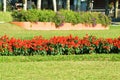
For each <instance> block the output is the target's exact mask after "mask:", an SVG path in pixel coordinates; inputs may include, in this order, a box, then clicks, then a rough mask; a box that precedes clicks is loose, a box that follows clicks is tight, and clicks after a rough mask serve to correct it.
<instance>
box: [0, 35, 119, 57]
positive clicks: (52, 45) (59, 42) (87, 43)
mask: <svg viewBox="0 0 120 80" xmlns="http://www.w3.org/2000/svg"><path fill="white" fill-rule="evenodd" d="M93 53H95V54H100V53H120V37H118V38H114V39H112V38H106V39H105V38H96V37H95V36H89V35H86V36H85V37H83V38H79V37H77V36H76V37H73V36H72V35H70V36H54V37H52V38H50V39H44V38H43V37H41V36H35V37H34V38H32V39H31V40H22V39H16V38H14V37H11V38H9V37H8V36H6V35H5V36H2V37H0V55H1V56H10V55H14V56H17V55H79V54H93Z"/></svg>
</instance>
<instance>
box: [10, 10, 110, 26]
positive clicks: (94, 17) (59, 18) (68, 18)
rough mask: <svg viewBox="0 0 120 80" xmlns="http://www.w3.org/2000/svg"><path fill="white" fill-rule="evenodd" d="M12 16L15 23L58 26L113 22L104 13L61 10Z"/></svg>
mask: <svg viewBox="0 0 120 80" xmlns="http://www.w3.org/2000/svg"><path fill="white" fill-rule="evenodd" d="M12 16H13V18H14V20H15V21H31V22H36V21H40V22H54V23H55V24H56V25H58V26H59V25H61V24H62V23H64V22H67V23H72V24H73V25H74V24H78V23H84V24H93V25H96V24H97V23H101V24H102V25H105V26H106V25H109V24H110V22H111V20H110V19H109V18H108V17H107V16H106V15H105V14H102V13H98V12H74V11H71V10H69V11H68V10H60V11H58V12H57V13H55V12H54V11H52V10H35V9H32V10H28V11H14V12H13V13H12Z"/></svg>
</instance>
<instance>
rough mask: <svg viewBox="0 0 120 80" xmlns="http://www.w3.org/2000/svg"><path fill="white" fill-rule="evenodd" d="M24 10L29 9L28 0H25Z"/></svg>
mask: <svg viewBox="0 0 120 80" xmlns="http://www.w3.org/2000/svg"><path fill="white" fill-rule="evenodd" d="M23 6H24V10H27V0H24V5H23Z"/></svg>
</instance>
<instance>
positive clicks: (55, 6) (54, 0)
mask: <svg viewBox="0 0 120 80" xmlns="http://www.w3.org/2000/svg"><path fill="white" fill-rule="evenodd" d="M53 7H54V11H55V12H57V5H56V0H53Z"/></svg>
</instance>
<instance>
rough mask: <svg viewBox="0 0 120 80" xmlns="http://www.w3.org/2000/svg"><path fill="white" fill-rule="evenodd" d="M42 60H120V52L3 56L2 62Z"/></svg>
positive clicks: (0, 59)
mask: <svg viewBox="0 0 120 80" xmlns="http://www.w3.org/2000/svg"><path fill="white" fill-rule="evenodd" d="M40 61H120V54H84V55H58V56H40V55H36V56H1V57H0V62H40Z"/></svg>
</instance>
